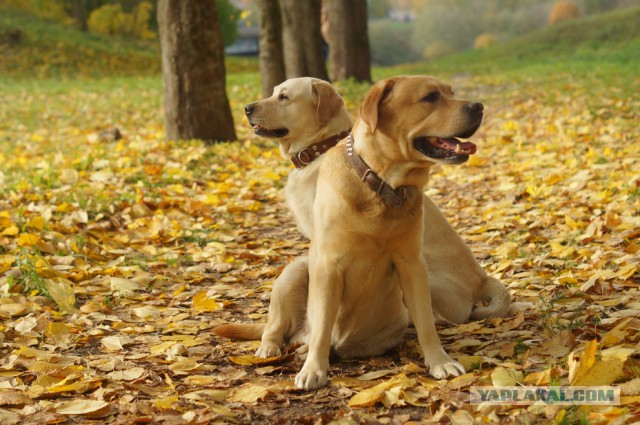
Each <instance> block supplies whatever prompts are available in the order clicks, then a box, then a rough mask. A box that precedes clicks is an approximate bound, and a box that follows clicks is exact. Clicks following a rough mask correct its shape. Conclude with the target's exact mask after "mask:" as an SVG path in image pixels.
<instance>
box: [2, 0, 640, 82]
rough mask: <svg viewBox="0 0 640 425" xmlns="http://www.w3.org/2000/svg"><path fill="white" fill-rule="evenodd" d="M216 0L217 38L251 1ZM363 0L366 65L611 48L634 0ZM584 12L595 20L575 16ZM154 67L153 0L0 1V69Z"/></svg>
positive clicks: (247, 24)
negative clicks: (368, 59) (367, 47)
mask: <svg viewBox="0 0 640 425" xmlns="http://www.w3.org/2000/svg"><path fill="white" fill-rule="evenodd" d="M217 3H218V12H219V15H220V22H221V27H222V32H223V38H224V41H225V45H226V46H229V45H231V44H232V43H233V42H234V41H235V40H236V39H237V40H241V37H242V36H243V35H242V33H241V32H242V31H243V30H245V29H246V28H251V27H254V28H255V27H256V25H257V22H256V18H257V15H256V11H255V4H254V3H253V1H251V0H217ZM368 6H369V7H368V13H369V28H368V29H369V39H370V45H371V57H372V62H373V65H375V66H391V65H396V64H406V63H414V62H420V61H423V60H428V61H433V60H435V59H439V58H441V57H444V56H446V57H451V58H452V60H453V62H456V61H457V59H455V57H456V56H455V54H458V53H461V52H462V53H463V57H464V58H465V59H463V60H470V58H473V57H474V54H475V53H474V52H486V53H483V55H485V56H486V55H489V56H491V55H493V56H495V57H496V58H498V57H501V58H503V57H506V56H505V55H503V53H504V51H509V55H507V56H508V57H513V58H519V59H523V58H525V57H528V56H532V55H544V54H545V52H546V51H555V50H558V49H565V50H566V51H570V52H571V53H572V54H573V53H575V52H578V53H579V50H580V49H579V48H577V45H578V44H580V45H585V44H587V43H591V44H593V45H594V46H595V45H596V44H597V45H598V46H600V45H601V44H602V43H608V44H607V49H609V50H610V54H616V51H620V52H622V51H623V49H622V48H619V47H620V46H621V44H620V43H619V44H620V46H618V45H616V46H612V45H611V43H612V42H614V41H616V40H622V41H623V42H624V45H625V46H630V45H631V43H632V42H633V41H632V40H635V39H636V37H637V32H638V29H637V24H638V19H637V11H638V8H639V7H640V0H447V1H445V0H369V2H368ZM604 12H608V13H614V15H611V16H610V17H607V16H604V15H603V13H604ZM616 13H617V14H616ZM590 17H594V18H597V19H598V21H597V22H595V21H594V22H592V23H590V24H585V25H582V24H579V23H580V22H583V21H584V20H585V19H590ZM574 22H575V23H576V25H573V23H574ZM254 34H255V32H254ZM254 36H255V37H257V35H254ZM522 40H529V41H522ZM590 40H592V41H590ZM598 43H600V44H598ZM602 45H603V46H604V44H602ZM597 49H598V50H602V48H601V47H598V48H597ZM624 49H626V50H624V51H625V52H626V51H627V50H628V51H629V52H631V50H633V49H631V48H630V47H625V48H624ZM611 52H612V53H611ZM624 54H625V55H626V54H627V53H624ZM451 55H453V56H451ZM621 55H622V53H621ZM226 61H227V71H228V72H229V73H233V72H255V71H257V68H258V65H257V58H255V57H251V56H247V57H238V56H234V57H231V56H228V57H227V59H226ZM453 62H452V63H453ZM456 63H457V62H456ZM159 72H160V53H159V42H158V37H157V22H156V1H155V0H120V1H115V0H0V73H2V74H4V75H6V76H8V77H18V78H20V77H28V76H36V77H40V78H42V77H49V78H75V77H76V76H86V77H100V76H104V75H141V74H144V75H149V74H156V75H157V74H158V73H159Z"/></svg>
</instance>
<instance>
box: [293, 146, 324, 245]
mask: <svg viewBox="0 0 640 425" xmlns="http://www.w3.org/2000/svg"><path fill="white" fill-rule="evenodd" d="M322 159H323V158H318V159H316V160H315V161H314V162H312V163H311V164H309V165H308V166H306V167H305V168H302V169H299V170H293V171H292V172H291V173H289V177H288V179H287V184H286V186H285V188H284V195H285V199H286V202H287V206H288V207H289V210H291V212H292V214H293V218H294V219H295V221H296V225H297V226H298V230H300V233H302V234H303V235H304V236H305V237H307V238H309V239H311V233H312V232H313V202H314V200H315V199H316V183H317V181H318V172H319V170H320V163H321V162H322Z"/></svg>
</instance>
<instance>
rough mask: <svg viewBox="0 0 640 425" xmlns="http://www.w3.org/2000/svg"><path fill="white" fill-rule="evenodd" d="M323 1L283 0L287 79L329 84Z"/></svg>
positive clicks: (283, 38)
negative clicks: (325, 55) (299, 78)
mask: <svg viewBox="0 0 640 425" xmlns="http://www.w3.org/2000/svg"><path fill="white" fill-rule="evenodd" d="M321 5H322V2H321V0H280V12H281V14H282V42H283V47H284V66H285V70H286V74H287V78H293V77H316V78H320V79H323V80H329V75H328V74H327V68H326V67H325V65H324V53H323V41H322V34H321V33H320V10H321Z"/></svg>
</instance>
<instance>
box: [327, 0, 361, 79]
mask: <svg viewBox="0 0 640 425" xmlns="http://www.w3.org/2000/svg"><path fill="white" fill-rule="evenodd" d="M325 7H326V13H327V20H328V25H329V28H328V31H327V33H328V36H329V40H328V42H329V60H330V62H331V70H330V76H331V80H332V81H338V80H346V79H348V78H352V77H353V78H355V79H356V80H358V81H368V82H371V52H370V49H369V34H368V30H367V0H349V1H344V0H325Z"/></svg>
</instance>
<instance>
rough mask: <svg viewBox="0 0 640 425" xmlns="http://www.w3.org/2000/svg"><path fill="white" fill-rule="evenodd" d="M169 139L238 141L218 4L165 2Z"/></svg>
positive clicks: (162, 25)
mask: <svg viewBox="0 0 640 425" xmlns="http://www.w3.org/2000/svg"><path fill="white" fill-rule="evenodd" d="M157 17H158V26H159V32H160V46H161V48H162V76H163V80H164V115H165V131H166V134H167V138H168V139H171V140H176V139H202V140H205V141H216V140H217V141H220V140H236V133H235V128H234V126H233V117H232V115H231V108H230V107H229V100H228V99H227V92H226V82H225V67H224V43H223V41H222V33H221V31H220V23H219V21H218V12H217V8H216V2H215V0H198V1H182V0H159V1H158V16H157Z"/></svg>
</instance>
